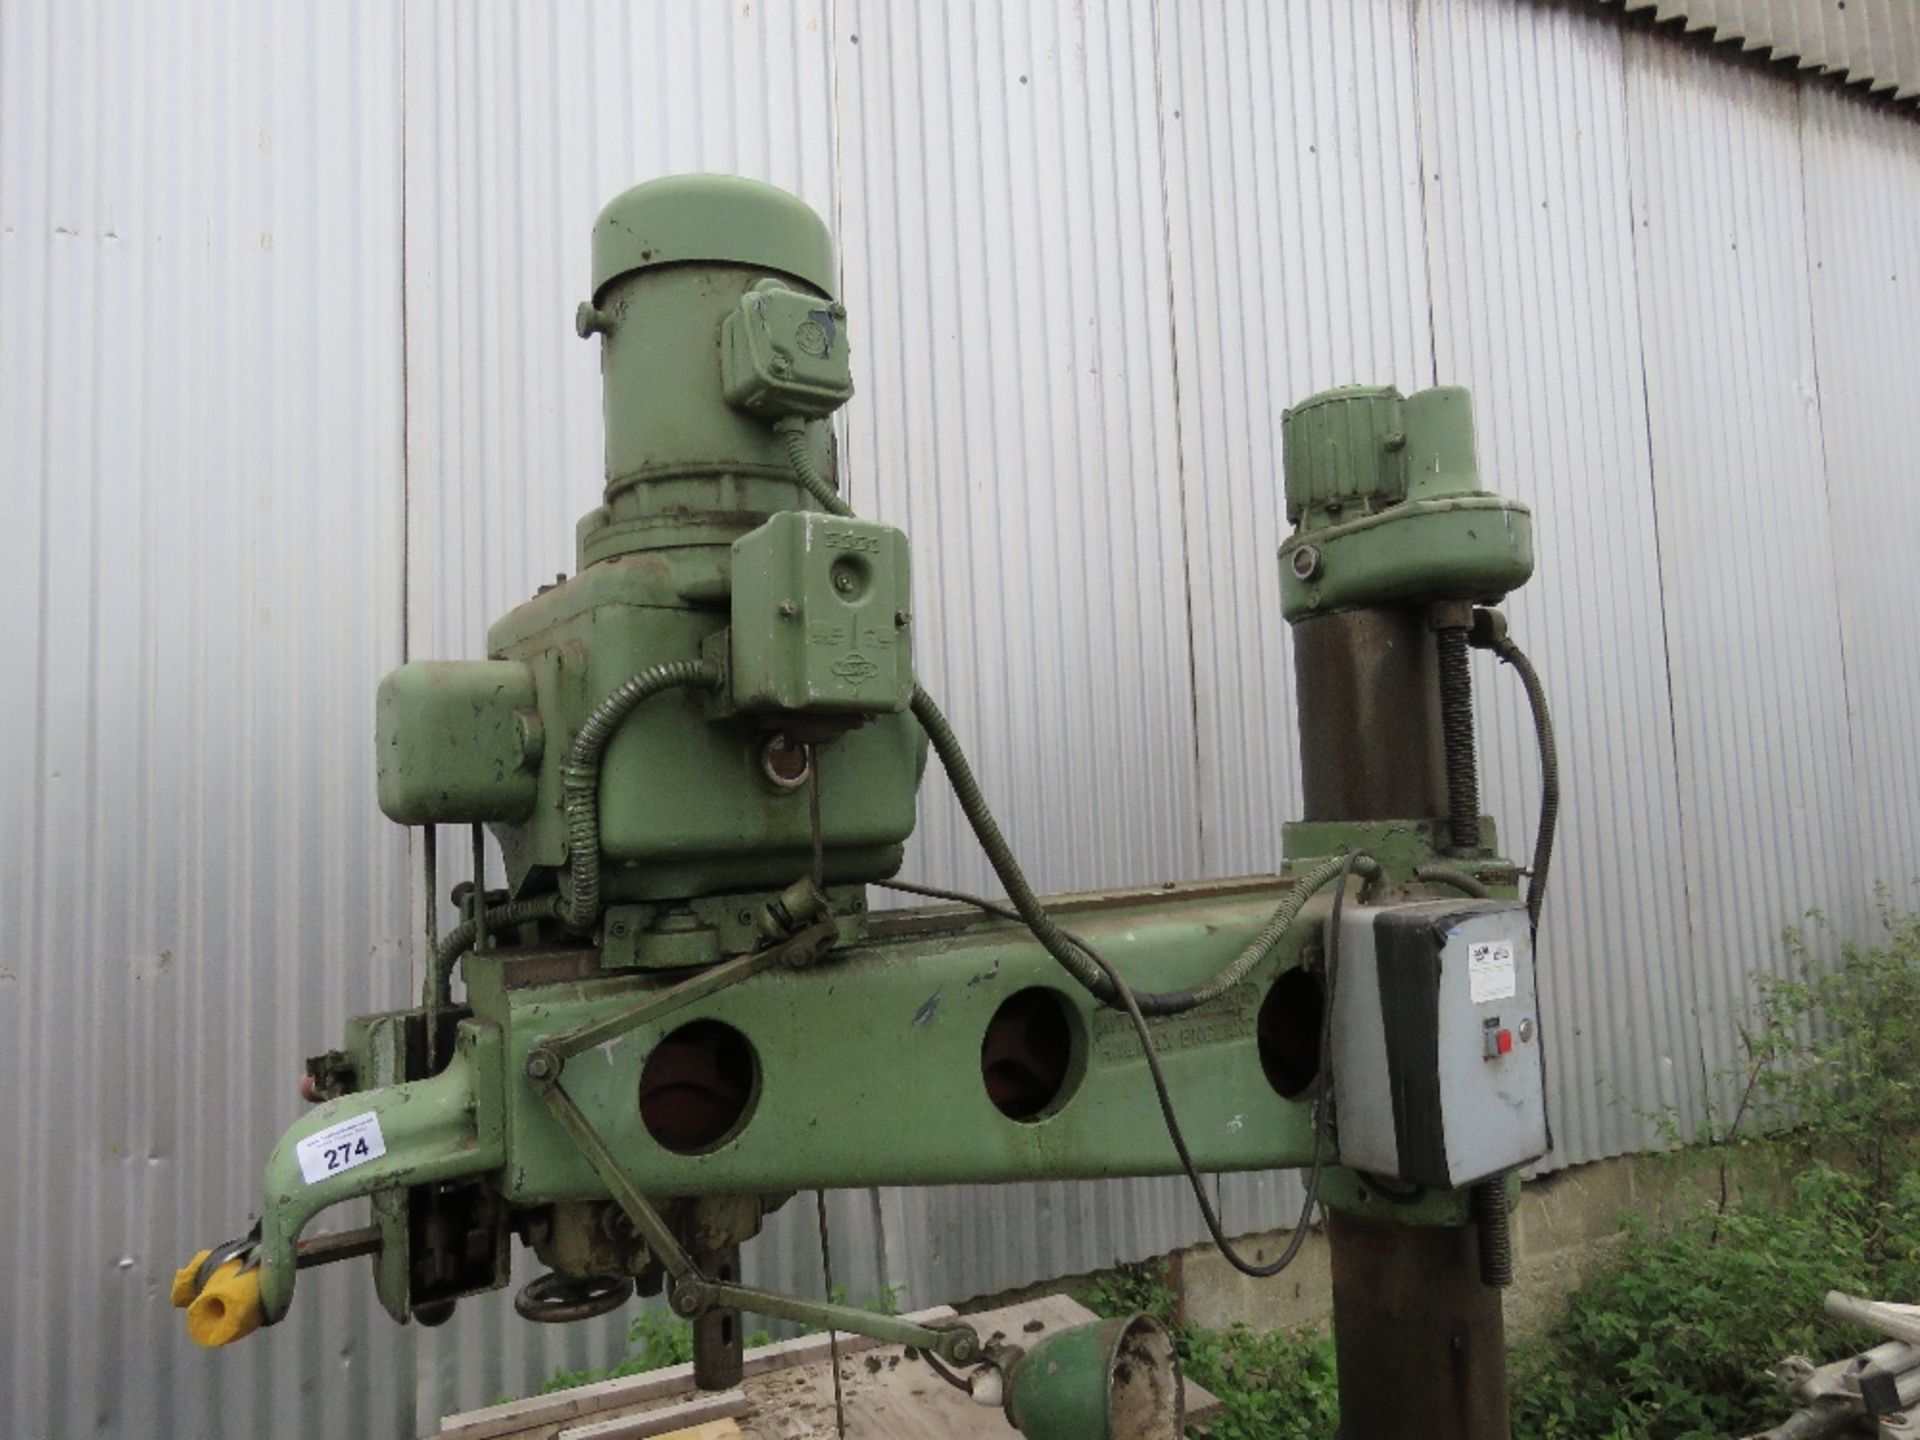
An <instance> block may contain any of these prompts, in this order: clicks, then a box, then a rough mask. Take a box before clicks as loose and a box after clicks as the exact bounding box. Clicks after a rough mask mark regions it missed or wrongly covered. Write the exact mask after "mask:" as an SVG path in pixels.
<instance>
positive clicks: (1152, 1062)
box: [879, 850, 1373, 1280]
mask: <svg viewBox="0 0 1920 1440" xmlns="http://www.w3.org/2000/svg"><path fill="white" fill-rule="evenodd" d="M1372 859H1373V857H1372V856H1370V855H1368V854H1366V853H1365V852H1364V851H1360V850H1355V851H1353V852H1352V853H1351V854H1349V855H1348V856H1346V858H1345V859H1344V860H1343V861H1342V862H1341V865H1340V871H1339V879H1338V881H1337V882H1336V883H1335V886H1334V891H1333V915H1332V918H1331V919H1330V920H1329V922H1328V931H1327V981H1326V987H1325V989H1326V994H1325V996H1324V998H1323V1001H1322V1005H1321V1011H1320V1085H1319V1089H1318V1091H1317V1092H1316V1094H1315V1096H1314V1104H1313V1160H1312V1163H1311V1165H1310V1166H1309V1168H1308V1171H1307V1188H1306V1195H1305V1198H1304V1200H1303V1201H1302V1203H1301V1206H1300V1218H1299V1220H1298V1221H1297V1222H1296V1223H1295V1225H1294V1227H1293V1235H1292V1237H1291V1238H1290V1239H1289V1240H1288V1241H1287V1245H1286V1248H1285V1249H1284V1250H1282V1251H1281V1252H1280V1255H1279V1256H1278V1258H1276V1259H1274V1260H1272V1261H1270V1262H1269V1263H1267V1264H1265V1265H1256V1264H1254V1263H1253V1262H1252V1261H1250V1260H1248V1259H1246V1258H1245V1257H1244V1256H1242V1255H1241V1254H1240V1252H1239V1251H1237V1250H1235V1249H1234V1248H1233V1243H1232V1242H1231V1241H1230V1240H1228V1239H1227V1233H1226V1230H1225V1229H1224V1227H1222V1225H1221V1224H1220V1217H1219V1215H1218V1214H1217V1213H1216V1212H1215V1211H1214V1208H1213V1202H1212V1201H1210V1200H1208V1199H1207V1189H1206V1184H1205V1182H1204V1181H1203V1180H1201V1178H1200V1170H1199V1167H1198V1166H1196V1165H1195V1164H1194V1162H1193V1152H1192V1151H1191V1150H1189V1149H1188V1148H1187V1139H1186V1135H1185V1134H1184V1133H1183V1132H1182V1131H1181V1129H1180V1120H1179V1117H1178V1116H1176V1115H1175V1114H1174V1111H1173V1096H1172V1094H1171V1093H1170V1092H1169V1091H1168V1089H1167V1077H1166V1073H1165V1072H1164V1071H1163V1070H1162V1069H1161V1068H1160V1056H1159V1052H1157V1051H1156V1050H1155V1049H1154V1048H1153V1033H1152V1032H1151V1031H1150V1030H1149V1029H1148V1028H1147V1019H1146V1016H1145V1015H1144V1014H1142V1013H1141V1010H1140V1005H1139V1002H1138V1001H1137V1000H1135V998H1134V994H1133V987H1132V986H1130V985H1128V984H1127V981H1126V977H1124V976H1123V975H1121V973H1120V972H1119V971H1118V970H1116V969H1115V968H1114V966H1113V964H1112V962H1111V961H1109V960H1108V959H1107V958H1106V957H1105V956H1104V955H1102V954H1101V953H1100V952H1099V951H1098V950H1096V949H1094V948H1093V946H1092V945H1091V944H1089V943H1088V942H1087V941H1086V940H1085V939H1084V938H1082V937H1081V936H1079V935H1076V934H1074V933H1073V932H1072V931H1071V930H1064V929H1063V930H1060V931H1059V933H1060V934H1061V935H1062V936H1064V937H1065V938H1066V939H1067V941H1068V942H1069V943H1071V944H1072V945H1073V946H1074V947H1075V948H1076V949H1078V950H1079V951H1080V952H1081V953H1082V954H1083V955H1085V956H1086V957H1087V959H1089V960H1090V961H1092V962H1093V963H1094V965H1096V966H1097V967H1099V969H1100V971H1101V973H1102V975H1103V976H1104V977H1105V978H1106V981H1107V983H1108V984H1109V985H1110V986H1112V988H1113V991H1114V993H1115V994H1116V995H1117V996H1118V997H1119V999H1120V1003H1121V1006H1122V1008H1124V1009H1125V1010H1126V1012H1127V1018H1128V1019H1129V1020H1131V1021H1132V1022H1133V1033H1134V1034H1135V1036H1137V1037H1138V1038H1139V1041H1140V1053H1141V1055H1142V1057H1143V1058H1144V1059H1145V1060H1146V1062H1147V1073H1148V1074H1149V1075H1150V1076H1151V1077H1152V1079H1153V1093H1154V1095H1155V1097H1156V1098H1157V1099H1158V1100H1159V1102H1160V1117H1161V1119H1162V1120H1164V1121H1165V1122H1166V1127H1167V1138H1168V1139H1169V1140H1171V1141H1172V1142H1173V1149H1174V1153H1175V1154H1176V1155H1178V1156H1179V1157H1180V1168H1181V1170H1183V1171H1184V1172H1185V1173H1186V1177H1187V1184H1188V1185H1189V1186H1191V1187H1192V1189H1193V1198H1194V1200H1195V1201H1196V1202H1197V1203H1198V1205H1199V1206H1200V1218H1201V1220H1202V1221H1204V1222H1205V1223H1206V1227H1207V1233H1208V1234H1209V1235H1210V1236H1211V1237H1212V1238H1213V1244H1214V1248H1215V1249H1217V1250H1219V1252H1220V1254H1221V1256H1222V1257H1223V1258H1224V1259H1225V1260H1226V1262H1227V1263H1228V1264H1229V1265H1231V1266H1233V1268H1234V1269H1236V1270H1238V1271H1239V1272H1240V1273H1241V1274H1242V1275H1248V1276H1251V1277H1252V1278H1254V1279H1256V1280H1264V1279H1267V1278H1269V1277H1271V1276H1274V1275H1278V1274H1279V1273H1280V1272H1281V1271H1282V1270H1285V1269H1286V1268H1287V1266H1289V1265H1291V1264H1292V1263H1293V1261H1294V1259H1295V1257H1296V1256H1298V1255H1299V1253H1300V1247H1301V1246H1302V1245H1304V1244H1306V1241H1307V1227H1308V1225H1309V1224H1311V1223H1312V1220H1313V1211H1314V1207H1315V1206H1316V1205H1318V1204H1319V1201H1320V1173H1321V1170H1322V1169H1323V1168H1324V1166H1325V1163H1326V1143H1325V1142H1326V1139H1327V1132H1328V1130H1329V1129H1330V1128H1331V1126H1332V1118H1333V1106H1332V1100H1333V1093H1332V1092H1333V1086H1332V1082H1331V1080H1330V1079H1329V1077H1328V1068H1329V1065H1330V1062H1331V1059H1332V1054H1333V998H1334V987H1335V985H1336V984H1338V982H1339V973H1340V915H1341V910H1342V907H1343V906H1344V905H1345V903H1346V898H1347V885H1348V883H1349V882H1350V881H1351V880H1352V878H1353V874H1354V871H1355V870H1356V868H1358V867H1359V866H1360V865H1361V864H1362V863H1363V862H1366V863H1371V862H1372ZM879 883H880V885H881V887H882V888H883V889H887V890H899V891H901V892H903V893H905V894H908V895H921V896H925V897H927V898H929V899H934V900H949V901H952V902H954V903H956V904H960V905H971V906H973V907H974V908H975V909H978V910H984V911H986V913H987V914H989V915H997V916H999V917H1000V918H1001V919H1003V920H1012V921H1014V922H1015V923H1016V924H1020V923H1024V922H1025V918H1026V917H1025V916H1023V915H1021V914H1020V912H1019V911H1017V910H1014V909H1012V908H1011V907H1009V906H1006V905H1001V904H998V903H996V902H995V901H992V900H987V899H984V898H982V897H981V896H978V895H969V894H967V893H966V892H964V891H961V890H942V889H939V888H936V887H935V886H932V885H915V884H911V883H909V882H907V881H904V880H883V881H881V882H879Z"/></svg>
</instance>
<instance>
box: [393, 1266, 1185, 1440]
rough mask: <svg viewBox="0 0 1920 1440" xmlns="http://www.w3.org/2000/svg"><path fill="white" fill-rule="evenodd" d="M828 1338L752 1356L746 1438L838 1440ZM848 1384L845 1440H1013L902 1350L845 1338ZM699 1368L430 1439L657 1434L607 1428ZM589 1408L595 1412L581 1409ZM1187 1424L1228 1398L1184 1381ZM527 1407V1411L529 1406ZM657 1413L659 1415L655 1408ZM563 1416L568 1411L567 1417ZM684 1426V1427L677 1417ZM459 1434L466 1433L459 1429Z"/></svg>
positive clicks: (1004, 1318) (471, 1417) (637, 1415)
mask: <svg viewBox="0 0 1920 1440" xmlns="http://www.w3.org/2000/svg"><path fill="white" fill-rule="evenodd" d="M953 1314H954V1312H953V1311H952V1310H951V1309H948V1308H946V1307H941V1308H939V1309H935V1310H923V1311H920V1312H918V1313H917V1314H915V1315H914V1316H912V1317H911V1318H913V1319H915V1320H922V1321H929V1322H930V1321H937V1320H945V1319H951V1318H953ZM1096 1318H1097V1317H1096V1316H1095V1315H1094V1314H1093V1312H1092V1311H1090V1310H1088V1309H1086V1308H1085V1307H1084V1306H1082V1305H1080V1304H1078V1303H1076V1302H1075V1301H1073V1300H1071V1299H1069V1298H1068V1297H1067V1296H1065V1295H1045V1296H1042V1297H1040V1298H1039V1299H1037V1300H1029V1301H1027V1302H1025V1303H1023V1304H1020V1305H1009V1306H1007V1307H1005V1308H1003V1309H999V1310H988V1311H983V1312H981V1313H978V1314H974V1315H968V1316H966V1317H965V1319H966V1320H967V1321H968V1323H970V1324H971V1325H973V1326H974V1328H975V1329H977V1330H978V1331H979V1332H980V1336H981V1338H982V1339H983V1340H992V1339H994V1338H999V1339H1001V1340H1005V1341H1007V1342H1008V1343H1009V1344H1014V1345H1024V1346H1029V1347H1030V1346H1032V1345H1035V1344H1037V1343H1038V1342H1039V1341H1041V1340H1043V1339H1045V1338H1046V1336H1048V1335H1050V1334H1052V1333H1054V1332H1055V1331H1058V1330H1062V1329H1065V1328H1067V1327H1069V1326H1074V1325H1085V1324H1087V1323H1089V1322H1091V1321H1093V1320H1094V1319H1096ZM828 1356H829V1351H828V1343H827V1337H826V1336H825V1335H807V1336H802V1337H801V1338H800V1339H798V1340H787V1341H782V1342H781V1343H779V1344H777V1345H768V1346H763V1347H761V1348H760V1349H757V1350H749V1351H748V1352H747V1354H746V1357H745V1363H744V1365H743V1367H742V1368H743V1370H744V1372H745V1378H744V1379H743V1381H742V1383H741V1386H740V1389H741V1391H742V1392H744V1395H745V1399H746V1404H747V1408H746V1410H745V1411H744V1412H743V1413H741V1414H740V1416H739V1417H738V1418H739V1420H740V1424H741V1429H742V1434H743V1436H744V1437H745V1440H836V1435H837V1426H836V1424H835V1417H834V1397H833V1375H832V1371H831V1368H830V1365H829V1363H828ZM840 1383H841V1388H842V1391H843V1393H844V1396H845V1400H846V1411H847V1436H848V1440H1009V1437H1010V1436H1011V1434H1012V1432H1011V1431H1009V1430H1008V1429H1007V1422H1006V1417H1005V1415H1004V1414H1003V1413H1002V1412H1001V1411H1000V1410H999V1409H998V1407H989V1406H985V1405H979V1404H976V1403H975V1402H974V1401H973V1400H972V1399H971V1398H970V1397H969V1396H967V1395H965V1394H962V1393H961V1392H960V1391H957V1390H955V1389H953V1388H952V1387H951V1386H949V1385H947V1384H946V1383H945V1382H943V1381H942V1380H941V1379H940V1378H939V1377H938V1376H936V1375H935V1374H934V1373H933V1371H932V1370H931V1369H930V1368H929V1367H927V1366H926V1365H924V1364H922V1363H919V1362H917V1361H911V1360H908V1359H906V1358H905V1353H904V1351H902V1350H901V1348H900V1347H899V1346H893V1345H887V1346H883V1345H879V1344H877V1343H876V1342H874V1341H871V1340H866V1339H863V1338H861V1337H858V1336H849V1335H845V1334H842V1335H841V1337H840ZM692 1388H693V1367H692V1366H690V1365H677V1366H674V1367H673V1368H672V1369H671V1370H657V1371H653V1372H650V1373H648V1374H645V1375H635V1376H628V1377H626V1378H624V1379H620V1380H606V1381H601V1382H599V1383H598V1384H596V1385H584V1386H580V1387H578V1388H576V1389H574V1390H568V1391H562V1392H560V1393H559V1394H557V1395H548V1396H541V1397H539V1398H538V1399H537V1400H521V1401H514V1402H511V1403H510V1404H508V1405H496V1406H492V1407H490V1408H489V1409H487V1410H476V1411H470V1412H468V1413H467V1414H466V1415H456V1416H452V1417H450V1418H449V1419H448V1420H447V1421H445V1422H444V1423H443V1428H442V1430H441V1431H440V1433H439V1435H437V1436H435V1437H430V1440H453V1437H458V1440H495V1437H498V1440H507V1437H511V1440H563V1437H564V1440H574V1437H575V1436H576V1435H579V1436H581V1440H586V1437H587V1436H588V1435H589V1434H591V1435H594V1436H601V1435H604V1436H607V1437H609V1440H610V1437H612V1436H615V1435H628V1434H632V1435H651V1436H657V1435H658V1434H659V1432H658V1431H657V1430H647V1429H635V1430H631V1431H629V1430H620V1429H609V1430H606V1431H594V1430H592V1427H593V1426H595V1425H598V1424H601V1423H603V1422H604V1423H609V1424H617V1423H640V1424H645V1423H651V1422H654V1421H655V1420H656V1418H657V1417H659V1416H661V1415H663V1414H666V1413H668V1410H666V1409H663V1408H661V1407H663V1406H669V1407H670V1402H673V1401H676V1400H677V1401H679V1402H681V1403H693V1401H692V1400H690V1398H689V1392H691V1391H692ZM583 1400H584V1401H585V1403H586V1404H587V1405H589V1406H591V1408H580V1407H581V1404H582V1402H583ZM1186 1405H1187V1419H1188V1421H1189V1422H1190V1423H1191V1422H1199V1421H1204V1420H1205V1419H1207V1418H1208V1417H1209V1416H1210V1415H1212V1414H1214V1413H1215V1412H1217V1411H1218V1410H1219V1408H1220V1402H1219V1401H1218V1400H1216V1399H1215V1398H1214V1397H1213V1396H1212V1395H1211V1394H1209V1393H1208V1392H1207V1391H1206V1390H1204V1389H1202V1388H1201V1387H1200V1386H1198V1385H1196V1384H1194V1383H1193V1381H1192V1380H1190V1379H1189V1380H1188V1381H1187V1382H1186ZM530 1407H531V1408H530ZM649 1407H651V1408H649ZM563 1408H564V1413H561V1412H562V1410H563ZM679 1423H680V1424H683V1425H684V1424H686V1423H687V1422H686V1421H684V1420H681V1421H680V1422H679ZM456 1427H458V1428H456Z"/></svg>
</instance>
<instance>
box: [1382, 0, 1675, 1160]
mask: <svg viewBox="0 0 1920 1440" xmlns="http://www.w3.org/2000/svg"><path fill="white" fill-rule="evenodd" d="M1420 18H1421V26H1420V61H1421V66H1420V77H1419V89H1420V97H1421V142H1422V144H1421V155H1422V159H1423V162H1424V164H1423V170H1424V181H1425V188H1426V214H1427V244H1428V255H1429V257H1430V270H1431V274H1432V277H1433V289H1432V303H1433V324H1434V344H1435V350H1436V354H1437V357H1438V366H1437V369H1438V374H1439V377H1440V380H1441V381H1442V382H1443V383H1446V384H1463V385H1467V386H1469V387H1470V388H1471V389H1472V391H1473V400H1474V416H1475V420H1476V422H1477V425H1478V440H1479V452H1480V463H1481V468H1482V474H1483V475H1484V477H1485V478H1486V481H1487V483H1488V484H1490V485H1491V486H1492V487H1493V488H1495V489H1497V490H1499V491H1500V492H1501V493H1503V494H1507V495H1513V496H1517V497H1518V498H1520V499H1522V500H1525V501H1527V502H1528V504H1530V505H1531V506H1532V507H1533V511H1534V524H1535V535H1534V545H1535V552H1536V554H1537V556H1538V558H1539V571H1538V574H1537V575H1536V576H1535V578H1534V580H1533V582H1532V583H1531V584H1529V585H1528V586H1526V587H1525V588H1524V589H1523V590H1521V591H1520V592H1519V593H1518V594H1516V595H1514V596H1513V597H1512V598H1511V599H1510V600H1509V602H1508V604H1507V605H1506V606H1505V607H1504V608H1505V610H1506V613H1507V615H1508V617H1509V619H1510V620H1511V621H1512V625H1513V632H1512V633H1513V635H1514V638H1515V639H1516V640H1517V641H1518V642H1519V643H1520V644H1521V646H1522V647H1523V648H1525V649H1526V650H1527V651H1528V652H1529V653H1530V655H1531V656H1532V657H1533V659H1534V661H1535V664H1536V666H1537V668H1538V669H1539V670H1540V672H1541V676H1542V678H1543V680H1544V681H1545V684H1546V687H1547V692H1548V696H1549V699H1550V702H1551V704H1552V707H1553V712H1554V715H1555V717H1556V720H1557V729H1558V732H1559V737H1558V738H1559V754H1560V773H1561V789H1562V794H1563V799H1562V805H1561V815H1562V818H1561V822H1560V829H1559V834H1558V840H1557V844H1556V848H1555V853H1554V866H1553V874H1552V883H1551V885H1550V887H1549V898H1548V901H1547V906H1546V909H1545V912H1544V915H1543V924H1542V928H1541V934H1540V950H1539V958H1540V967H1541V969H1540V993H1541V996H1542V1002H1543V1006H1544V1009H1545V1014H1546V1035H1547V1037H1548V1039H1549V1041H1550V1048H1549V1050H1548V1060H1549V1064H1550V1066H1551V1067H1552V1085H1551V1089H1550V1094H1551V1095H1552V1097H1553V1114H1552V1121H1553V1136H1554V1153H1553V1155H1552V1156H1551V1157H1550V1158H1549V1162H1548V1163H1549V1164H1554V1165H1561V1164H1569V1163H1576V1162H1579V1161H1584V1160H1592V1159H1596V1158H1598V1157H1600V1156H1603V1155H1615V1154H1619V1153H1621V1152H1622V1151H1627V1150H1637V1149H1640V1148H1643V1147H1645V1146H1647V1145H1650V1144H1653V1143H1655V1142H1656V1141H1657V1139H1658V1133H1659V1132H1658V1127H1657V1126H1656V1125H1655V1124H1654V1122H1653V1121H1652V1119H1651V1118H1649V1117H1650V1116H1651V1115H1652V1114H1654V1113H1655V1112H1661V1111H1667V1110H1671V1111H1672V1112H1673V1113H1674V1114H1675V1115H1676V1117H1677V1118H1678V1119H1680V1120H1681V1121H1682V1123H1684V1124H1691V1123H1696V1122H1697V1121H1698V1120H1699V1118H1700V1114H1701V1111H1700V1093H1699V1083H1698V1082H1699V1065H1698V1061H1697V1058H1696V1055H1697V1031H1696V1028H1695V1025H1694V1022H1693V1017H1692V1013H1691V1012H1692V1008H1693V985H1692V977H1693V973H1694V970H1695V967H1696V960H1697V955H1698V952H1697V951H1696V949H1695V948H1694V947H1693V946H1692V945H1691V944H1689V941H1688V932H1687V915H1686V891H1685V883H1684V874H1683V866H1682V856H1681V847H1680V814H1679V802H1678V796H1677V793H1676V772H1675V756H1674V748H1673V747H1674V741H1673V730H1672V727H1671V725H1670V724H1669V718H1668V717H1669V712H1670V708H1671V696H1670V695H1669V693H1668V686H1667V656H1666V640H1665V636H1664V634H1663V630H1662V624H1661V608H1660V596H1661V579H1660V574H1659V555H1658V552H1657V550H1656V547H1655V524H1656V515H1655V510H1656V505H1655V499H1654V479H1655V477H1654V474H1653V471H1652V466H1651V458H1650V455H1649V451H1648V442H1647V411H1646V403H1645V401H1644V399H1643V396H1642V377H1641V350H1642V337H1641V325H1640V318H1639V306H1638V303H1637V294H1636V290H1635V281H1634V247H1633V234H1632V228H1633V222H1632V206H1631V200H1630V196H1629V190H1628V186H1629V164H1628V155H1627V124H1626V119H1627V117H1626V88H1625V83H1624V74H1623V54H1622V40H1623V37H1622V34H1621V30H1620V27H1619V26H1618V25H1616V24H1613V23H1611V22H1609V21H1608V20H1607V19H1606V18H1605V17H1603V16H1597V15H1593V14H1590V13H1587V12H1585V11H1582V10H1579V9H1573V8H1567V7H1548V6H1534V5H1516V4H1513V3H1512V0H1429V3H1427V4H1425V5H1423V6H1422V7H1421V17H1420ZM1602 597H1606V598H1605V599H1603V598H1602ZM1474 669H1475V676H1474V682H1475V687H1476V691H1477V699H1478V702H1479V704H1478V710H1479V718H1480V725H1481V731H1480V734H1481V744H1480V753H1481V757H1482V774H1483V780H1482V798H1483V800H1484V802H1485V803H1486V805H1487V806H1488V808H1489V809H1490V810H1491V811H1492V813H1493V814H1494V815H1495V816H1496V818H1497V820H1498V822H1499V834H1500V839H1501V841H1502V845H1503V848H1504V850H1505V852H1506V853H1507V854H1509V855H1521V856H1524V855H1526V854H1528V853H1529V852H1530V851H1531V848H1532V840H1533V826H1534V823H1535V818H1536V816H1537V814H1538V810H1539V787H1540V781H1539V765H1538V763H1537V749H1536V746H1535V743H1534V735H1533V726H1532V721H1531V717H1530V715H1529V712H1528V709H1527V705H1526V700H1525V696H1524V692H1523V691H1522V689H1521V686H1520V684H1519V681H1518V678H1517V677H1516V676H1515V675H1514V674H1513V673H1512V672H1511V671H1509V670H1507V669H1506V667H1504V666H1501V665H1498V664H1496V663H1493V662H1492V661H1489V660H1477V661H1476V662H1475V665H1474ZM1628 895H1630V896H1632V897H1633V899H1632V903H1631V904H1622V903H1621V897H1622V896H1628Z"/></svg>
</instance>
